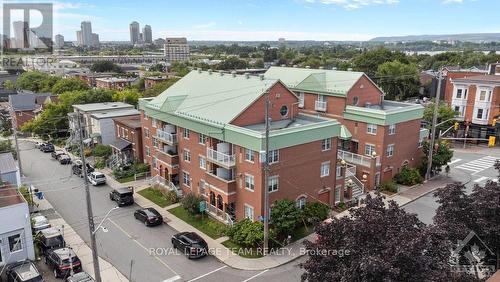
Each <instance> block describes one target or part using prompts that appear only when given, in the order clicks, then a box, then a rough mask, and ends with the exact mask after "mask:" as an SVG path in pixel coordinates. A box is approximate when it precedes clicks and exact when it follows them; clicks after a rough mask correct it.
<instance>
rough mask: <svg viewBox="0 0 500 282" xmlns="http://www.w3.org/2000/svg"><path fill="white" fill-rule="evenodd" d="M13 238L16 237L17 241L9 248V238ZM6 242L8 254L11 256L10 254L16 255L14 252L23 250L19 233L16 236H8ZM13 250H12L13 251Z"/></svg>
mask: <svg viewBox="0 0 500 282" xmlns="http://www.w3.org/2000/svg"><path fill="white" fill-rule="evenodd" d="M13 237H17V240H16V242H14V245H13V246H11V242H10V240H11V238H13ZM7 242H8V243H9V252H10V253H11V254H12V253H16V252H20V251H22V250H23V238H22V235H21V233H18V234H14V235H10V236H9V237H8V238H7ZM13 248H14V249H13Z"/></svg>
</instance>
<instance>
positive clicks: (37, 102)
mask: <svg viewBox="0 0 500 282" xmlns="http://www.w3.org/2000/svg"><path fill="white" fill-rule="evenodd" d="M53 102H57V96H53V95H50V94H46V93H37V94H31V93H29V94H28V93H25V94H16V95H9V111H10V115H11V117H12V122H13V123H15V125H16V129H17V130H20V129H21V127H22V126H23V125H24V124H25V123H26V122H28V121H30V120H32V119H34V118H35V117H36V116H37V115H38V114H39V113H40V112H41V111H42V110H43V108H44V106H45V105H46V104H47V103H53Z"/></svg>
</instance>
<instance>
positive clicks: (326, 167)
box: [320, 162, 330, 177]
mask: <svg viewBox="0 0 500 282" xmlns="http://www.w3.org/2000/svg"><path fill="white" fill-rule="evenodd" d="M328 175H330V162H324V163H322V164H321V173H320V176H321V177H325V176H328Z"/></svg>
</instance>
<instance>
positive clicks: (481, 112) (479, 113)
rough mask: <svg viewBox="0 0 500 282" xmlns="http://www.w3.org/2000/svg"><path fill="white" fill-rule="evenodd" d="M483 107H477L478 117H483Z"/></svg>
mask: <svg viewBox="0 0 500 282" xmlns="http://www.w3.org/2000/svg"><path fill="white" fill-rule="evenodd" d="M483 111H484V110H483V109H477V115H476V118H478V119H483Z"/></svg>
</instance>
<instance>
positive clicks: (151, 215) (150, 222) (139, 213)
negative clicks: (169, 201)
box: [134, 208, 163, 226]
mask: <svg viewBox="0 0 500 282" xmlns="http://www.w3.org/2000/svg"><path fill="white" fill-rule="evenodd" d="M134 217H135V219H138V220H140V221H141V222H143V223H144V224H145V225H146V226H156V225H160V224H162V223H163V217H162V216H161V214H160V213H159V212H158V211H157V210H155V209H154V208H145V209H139V210H136V211H135V212H134Z"/></svg>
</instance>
